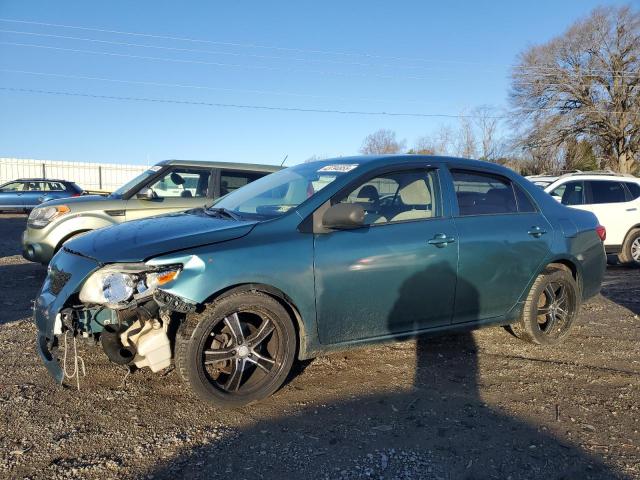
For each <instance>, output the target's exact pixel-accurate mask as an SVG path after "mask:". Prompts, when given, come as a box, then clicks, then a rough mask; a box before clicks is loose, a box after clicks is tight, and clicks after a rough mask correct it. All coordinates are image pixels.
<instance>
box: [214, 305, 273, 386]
mask: <svg viewBox="0 0 640 480" xmlns="http://www.w3.org/2000/svg"><path fill="white" fill-rule="evenodd" d="M278 335H279V334H278V331H277V329H276V327H275V324H274V322H273V321H272V320H271V319H270V318H269V317H268V316H267V315H265V314H264V313H260V312H252V311H241V312H235V313H232V314H230V315H228V316H226V317H224V318H222V319H221V320H220V321H218V322H217V323H216V324H215V325H214V327H213V329H212V331H211V333H210V334H209V337H210V340H209V342H208V345H205V348H204V350H203V351H202V362H203V366H204V371H205V374H206V376H207V378H208V380H209V382H210V383H211V384H212V385H213V386H215V387H216V388H217V389H219V390H222V391H224V392H226V393H230V394H234V393H235V394H245V393H249V392H251V391H252V390H255V389H257V388H260V386H262V385H263V384H264V383H265V382H267V381H269V380H270V378H271V377H272V376H273V374H275V373H276V372H277V370H278V366H279V365H280V364H281V358H280V357H281V356H282V352H279V351H278V350H279V348H278V345H279V339H278ZM279 353H280V355H279Z"/></svg>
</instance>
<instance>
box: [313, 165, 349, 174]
mask: <svg viewBox="0 0 640 480" xmlns="http://www.w3.org/2000/svg"><path fill="white" fill-rule="evenodd" d="M357 166H358V164H357V163H336V164H335V165H326V166H324V167H322V168H321V169H320V170H318V171H319V172H340V173H347V172H350V171H351V170H353V169H354V168H356V167H357Z"/></svg>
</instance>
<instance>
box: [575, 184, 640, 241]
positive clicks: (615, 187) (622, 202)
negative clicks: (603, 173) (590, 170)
mask: <svg viewBox="0 0 640 480" xmlns="http://www.w3.org/2000/svg"><path fill="white" fill-rule="evenodd" d="M585 184H586V198H587V205H588V206H589V208H590V209H591V211H592V212H593V213H594V214H595V215H596V217H598V221H599V222H600V224H601V225H604V227H605V228H606V229H607V240H606V243H607V244H608V245H622V242H623V241H624V237H625V235H626V234H627V231H628V230H629V228H630V227H631V226H633V225H635V224H637V223H638V211H637V205H636V204H635V203H633V202H632V201H631V200H632V199H631V195H630V194H629V193H628V192H627V190H626V189H625V187H624V185H623V184H622V182H619V181H614V180H587V181H585Z"/></svg>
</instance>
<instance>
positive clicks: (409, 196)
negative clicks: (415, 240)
mask: <svg viewBox="0 0 640 480" xmlns="http://www.w3.org/2000/svg"><path fill="white" fill-rule="evenodd" d="M438 199H439V197H438V190H437V177H436V172H435V171H434V170H429V171H427V170H406V171H401V172H393V173H386V174H384V175H380V176H378V177H375V178H372V179H370V180H367V181H366V182H365V183H363V184H361V185H359V186H358V187H356V188H355V189H354V190H352V191H351V192H349V194H347V195H346V196H344V197H342V198H341V199H340V200H339V203H357V204H360V205H362V207H363V208H364V211H365V218H364V221H365V224H366V225H373V224H384V223H391V222H402V221H406V220H421V219H426V218H432V217H437V216H440V202H439V200H438Z"/></svg>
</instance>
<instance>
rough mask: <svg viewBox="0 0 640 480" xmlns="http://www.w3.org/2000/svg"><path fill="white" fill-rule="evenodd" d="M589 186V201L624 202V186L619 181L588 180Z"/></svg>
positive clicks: (625, 199)
mask: <svg viewBox="0 0 640 480" xmlns="http://www.w3.org/2000/svg"><path fill="white" fill-rule="evenodd" d="M588 183H589V186H590V187H591V202H592V203H593V204H597V203H621V202H626V201H627V198H626V196H625V193H624V187H623V186H622V183H620V182H611V181H606V180H604V181H602V180H600V181H598V180H593V181H590V182H588Z"/></svg>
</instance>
